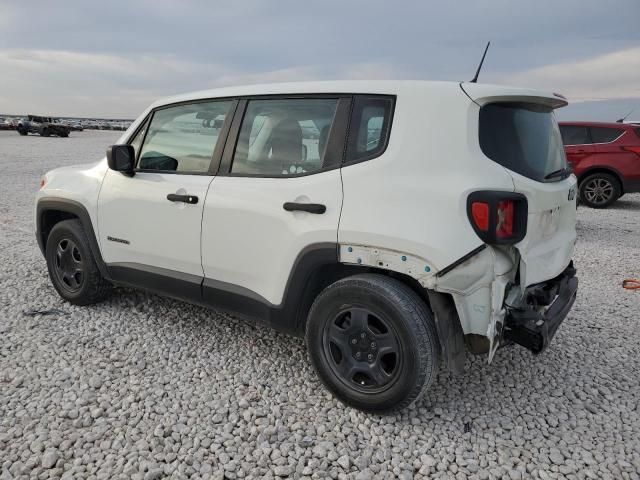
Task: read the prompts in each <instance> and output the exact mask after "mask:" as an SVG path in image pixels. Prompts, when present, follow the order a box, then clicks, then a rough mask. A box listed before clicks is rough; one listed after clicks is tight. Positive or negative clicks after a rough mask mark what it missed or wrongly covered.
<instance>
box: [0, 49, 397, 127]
mask: <svg viewBox="0 0 640 480" xmlns="http://www.w3.org/2000/svg"><path fill="white" fill-rule="evenodd" d="M0 71H2V72H6V74H5V75H2V76H1V77H0V105H2V109H3V113H14V114H23V113H37V114H43V115H44V114H49V115H65V116H105V117H119V118H121V117H136V116H137V115H138V114H139V113H140V112H141V111H142V110H143V109H144V108H145V107H146V106H147V105H149V104H150V103H152V102H153V101H154V100H156V99H158V98H160V97H164V96H168V95H173V94H176V93H182V92H188V91H193V90H203V89H208V88H214V87H218V86H228V85H247V84H255V83H271V82H287V81H304V80H317V79H339V78H347V79H365V78H366V79H388V78H399V77H400V76H402V75H401V73H400V69H398V68H396V67H394V66H393V65H390V64H385V63H374V62H363V63H354V64H348V65H344V66H329V67H328V66H319V65H302V66H296V67H289V68H281V69H275V70H267V71H257V72H247V71H242V70H240V69H238V68H232V67H229V66H225V65H220V64H209V63H199V62H195V61H188V60H182V59H180V58H177V57H175V56H172V55H129V56H118V55H113V54H104V53H85V52H71V51H52V50H9V51H6V50H5V51H0ZM16 91H20V92H29V93H28V95H24V94H23V95H22V96H15V95H14V94H13V92H16ZM61 106H62V107H61Z"/></svg>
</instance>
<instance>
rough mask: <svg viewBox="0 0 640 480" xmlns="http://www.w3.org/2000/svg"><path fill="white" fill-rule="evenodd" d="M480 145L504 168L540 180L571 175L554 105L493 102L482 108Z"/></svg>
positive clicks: (556, 179)
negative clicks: (551, 106)
mask: <svg viewBox="0 0 640 480" xmlns="http://www.w3.org/2000/svg"><path fill="white" fill-rule="evenodd" d="M479 130H480V132H479V133H480V147H481V148H482V151H483V152H484V154H485V155H486V156H487V157H489V158H490V159H491V160H493V161H494V162H497V163H499V164H500V165H502V166H503V167H505V168H507V169H509V170H511V171H513V172H516V173H519V174H520V175H523V176H525V177H527V178H531V179H532V180H536V181H539V182H554V181H559V180H562V179H564V178H566V177H567V176H568V175H569V171H568V170H567V160H566V157H565V154H564V147H563V145H562V138H561V136H560V130H559V128H558V124H557V122H556V119H555V117H554V115H553V111H552V109H551V108H549V107H546V106H544V105H537V104H533V103H490V104H488V105H485V106H483V107H482V108H481V109H480V128H479Z"/></svg>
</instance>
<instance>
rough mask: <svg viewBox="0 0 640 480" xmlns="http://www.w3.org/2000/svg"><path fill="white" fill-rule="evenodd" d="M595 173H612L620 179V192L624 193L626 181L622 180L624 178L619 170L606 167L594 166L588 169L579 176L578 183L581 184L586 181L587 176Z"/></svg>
mask: <svg viewBox="0 0 640 480" xmlns="http://www.w3.org/2000/svg"><path fill="white" fill-rule="evenodd" d="M594 173H606V174H607V175H612V176H613V177H614V178H615V179H616V180H617V181H618V185H619V186H620V193H621V194H623V193H624V183H623V182H622V178H621V177H620V175H619V174H618V172H616V171H615V170H611V169H610V168H606V167H596V168H592V169H590V170H587V171H586V172H584V173H582V174H581V175H580V176H579V177H578V185H580V184H581V183H582V182H583V181H584V179H585V178H587V177H588V176H590V175H593V174H594Z"/></svg>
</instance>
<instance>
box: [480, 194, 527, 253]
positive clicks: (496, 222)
mask: <svg viewBox="0 0 640 480" xmlns="http://www.w3.org/2000/svg"><path fill="white" fill-rule="evenodd" d="M527 210H528V207H527V198H526V197H525V196H524V195H521V194H519V193H511V192H496V191H486V190H485V191H480V192H473V193H471V194H470V195H469V198H468V199H467V214H468V216H469V220H470V222H471V226H472V227H473V229H474V231H475V232H476V234H477V235H478V236H479V237H480V239H481V240H482V241H484V242H485V243H489V244H493V245H504V244H507V245H508V244H514V243H517V242H519V241H520V240H522V239H523V238H524V236H525V235H526V233H527Z"/></svg>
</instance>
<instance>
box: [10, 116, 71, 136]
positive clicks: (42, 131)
mask: <svg viewBox="0 0 640 480" xmlns="http://www.w3.org/2000/svg"><path fill="white" fill-rule="evenodd" d="M17 129H18V133H19V134H20V135H28V134H29V133H37V134H39V135H40V136H42V137H49V136H51V135H57V136H58V137H68V136H69V132H70V131H71V129H70V128H69V127H68V126H67V125H65V124H63V123H60V122H56V121H55V120H54V119H53V118H51V117H41V116H38V115H28V116H27V118H23V119H22V120H20V122H19V123H18V128H17Z"/></svg>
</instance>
